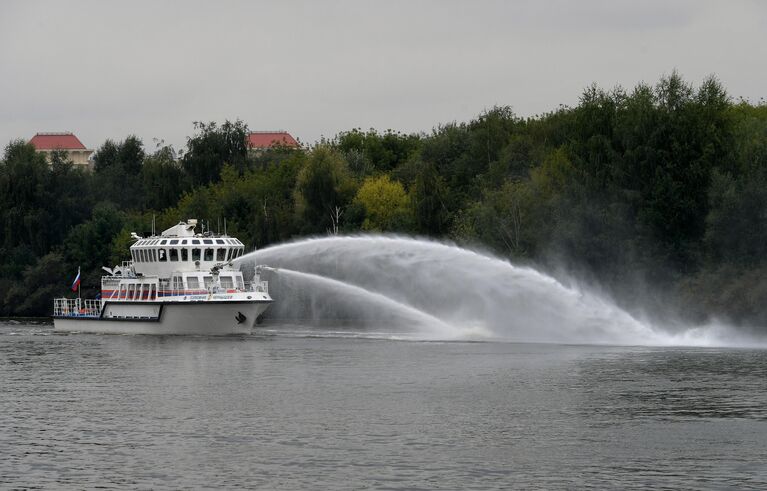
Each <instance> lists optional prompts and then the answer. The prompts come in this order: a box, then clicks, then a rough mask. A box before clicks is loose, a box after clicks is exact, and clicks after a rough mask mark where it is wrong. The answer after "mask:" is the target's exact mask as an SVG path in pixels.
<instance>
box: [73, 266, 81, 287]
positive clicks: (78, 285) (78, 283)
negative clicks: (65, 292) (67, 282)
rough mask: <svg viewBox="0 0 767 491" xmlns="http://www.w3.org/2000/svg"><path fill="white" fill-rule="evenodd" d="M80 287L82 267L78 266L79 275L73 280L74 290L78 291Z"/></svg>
mask: <svg viewBox="0 0 767 491" xmlns="http://www.w3.org/2000/svg"><path fill="white" fill-rule="evenodd" d="M78 288H80V268H77V276H76V277H75V281H74V282H72V291H73V292H76V291H77V289H78Z"/></svg>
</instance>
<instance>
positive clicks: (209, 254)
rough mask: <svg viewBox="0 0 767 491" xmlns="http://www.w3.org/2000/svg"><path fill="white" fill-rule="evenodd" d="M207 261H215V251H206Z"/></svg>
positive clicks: (207, 249) (208, 249)
mask: <svg viewBox="0 0 767 491" xmlns="http://www.w3.org/2000/svg"><path fill="white" fill-rule="evenodd" d="M205 260H206V261H212V260H213V249H210V248H206V249H205Z"/></svg>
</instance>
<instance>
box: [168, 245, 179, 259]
mask: <svg viewBox="0 0 767 491" xmlns="http://www.w3.org/2000/svg"><path fill="white" fill-rule="evenodd" d="M170 260H171V261H178V249H176V248H175V247H173V248H171V249H170Z"/></svg>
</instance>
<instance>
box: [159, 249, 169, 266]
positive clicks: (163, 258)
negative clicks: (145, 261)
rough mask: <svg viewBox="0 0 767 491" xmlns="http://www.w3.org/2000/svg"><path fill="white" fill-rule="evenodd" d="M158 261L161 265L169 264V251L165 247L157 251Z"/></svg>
mask: <svg viewBox="0 0 767 491" xmlns="http://www.w3.org/2000/svg"><path fill="white" fill-rule="evenodd" d="M157 259H158V262H161V263H167V262H168V251H167V250H166V249H165V248H164V247H161V248H159V249H157Z"/></svg>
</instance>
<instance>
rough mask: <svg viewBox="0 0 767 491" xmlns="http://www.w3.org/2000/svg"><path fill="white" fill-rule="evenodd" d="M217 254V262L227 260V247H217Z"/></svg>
mask: <svg viewBox="0 0 767 491" xmlns="http://www.w3.org/2000/svg"><path fill="white" fill-rule="evenodd" d="M215 254H216V262H222V261H226V248H224V247H217V248H216V253H215Z"/></svg>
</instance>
